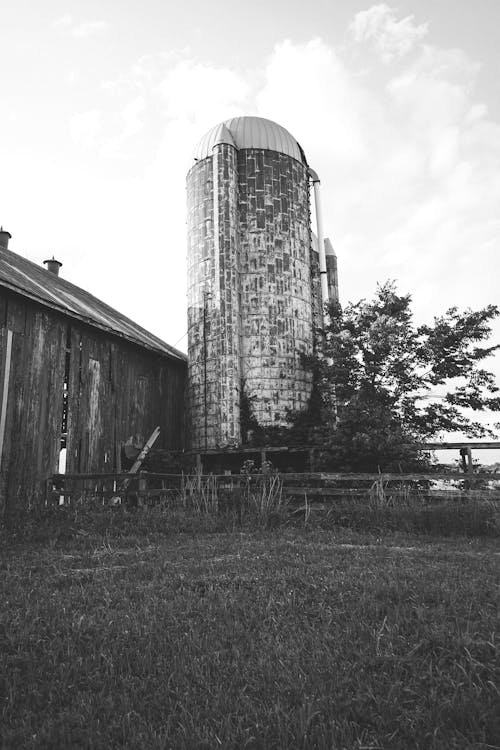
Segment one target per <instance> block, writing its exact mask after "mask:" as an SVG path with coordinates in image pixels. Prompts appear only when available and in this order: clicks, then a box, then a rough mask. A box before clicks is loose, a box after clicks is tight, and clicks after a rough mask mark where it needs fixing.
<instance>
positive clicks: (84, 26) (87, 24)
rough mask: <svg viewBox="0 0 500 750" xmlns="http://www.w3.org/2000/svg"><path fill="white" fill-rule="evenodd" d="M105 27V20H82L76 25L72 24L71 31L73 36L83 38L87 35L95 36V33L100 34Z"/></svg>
mask: <svg viewBox="0 0 500 750" xmlns="http://www.w3.org/2000/svg"><path fill="white" fill-rule="evenodd" d="M107 29H108V23H107V21H84V22H83V23H80V24H78V26H73V28H72V29H71V33H72V34H73V36H74V37H77V38H80V39H83V38H84V37H87V36H95V35H96V34H101V33H102V32H104V31H106V30H107Z"/></svg>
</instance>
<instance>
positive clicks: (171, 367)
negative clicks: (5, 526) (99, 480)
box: [0, 289, 186, 518]
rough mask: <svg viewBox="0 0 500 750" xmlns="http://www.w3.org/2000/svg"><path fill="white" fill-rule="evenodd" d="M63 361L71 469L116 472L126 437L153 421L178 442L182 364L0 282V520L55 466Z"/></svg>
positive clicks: (37, 492)
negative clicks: (3, 285)
mask: <svg viewBox="0 0 500 750" xmlns="http://www.w3.org/2000/svg"><path fill="white" fill-rule="evenodd" d="M68 353H69V363H67V354H68ZM68 364H69V371H68V375H69V378H68V437H67V471H68V472H98V471H109V470H111V471H116V470H118V469H119V468H120V465H119V456H120V450H121V445H122V444H123V443H124V442H125V441H126V440H127V438H129V437H130V436H131V435H141V436H143V437H144V439H147V438H148V437H149V435H150V434H151V432H152V431H153V429H154V428H155V427H156V426H157V425H159V426H160V428H161V435H160V440H159V442H158V447H162V448H167V449H168V448H171V449H180V448H182V447H183V439H184V430H183V427H184V389H185V377H186V364H185V362H183V361H181V360H179V361H177V360H174V359H173V358H170V357H167V356H162V355H161V354H156V353H154V352H151V351H150V350H147V349H145V348H142V347H141V346H139V345H136V344H131V343H128V342H127V341H125V340H123V339H120V338H118V337H116V336H113V335H107V334H106V333H104V332H101V331H99V330H98V329H95V328H92V327H90V326H87V325H85V324H84V323H80V322H79V321H77V320H74V319H70V318H67V317H65V316H64V315H62V314H60V313H57V312H55V311H52V310H49V309H46V308H43V307H41V306H38V305H36V304H35V303H32V302H31V301H29V300H27V299H25V298H23V297H21V296H18V295H16V294H14V293H11V292H8V291H6V290H3V289H0V518H1V517H2V516H3V515H4V513H7V514H15V512H16V511H17V510H24V509H26V508H28V507H29V506H30V504H31V503H33V502H35V501H36V500H37V499H38V498H39V497H41V496H42V494H43V491H44V482H45V479H46V478H47V477H48V476H50V475H51V474H52V473H55V472H57V470H58V462H59V453H60V448H61V427H62V413H63V388H64V381H65V368H66V367H67V366H68ZM2 422H3V439H2Z"/></svg>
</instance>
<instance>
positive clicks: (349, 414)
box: [292, 282, 500, 471]
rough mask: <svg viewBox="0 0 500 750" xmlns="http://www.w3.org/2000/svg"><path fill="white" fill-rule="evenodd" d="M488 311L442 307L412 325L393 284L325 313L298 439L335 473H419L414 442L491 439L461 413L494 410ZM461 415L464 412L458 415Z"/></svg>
mask: <svg viewBox="0 0 500 750" xmlns="http://www.w3.org/2000/svg"><path fill="white" fill-rule="evenodd" d="M498 314H499V310H498V308H497V307H496V306H494V305H489V306H487V307H485V308H484V309H482V310H479V311H477V312H474V311H472V310H466V311H464V312H459V311H458V309H457V308H455V307H453V308H451V309H449V310H448V311H447V312H446V313H445V314H444V315H443V316H441V317H438V318H435V320H434V324H433V325H432V326H429V325H421V326H415V325H414V323H413V320H412V312H411V297H410V295H403V296H400V295H398V294H397V293H396V287H395V284H394V283H393V282H387V283H385V284H384V285H383V286H379V287H378V288H377V292H376V294H375V297H374V299H373V300H372V301H371V302H367V301H365V300H361V301H360V302H358V303H356V304H349V305H347V306H346V307H345V308H344V309H342V308H341V307H340V306H339V305H331V306H330V308H329V317H328V323H327V325H326V327H325V330H324V332H323V335H321V336H320V337H319V341H320V345H319V346H318V352H317V354H316V355H315V356H313V357H310V358H308V365H309V367H310V368H311V369H312V371H313V373H314V380H315V391H314V394H313V397H312V399H311V402H310V406H309V410H308V412H306V413H305V414H300V415H294V416H293V417H292V422H293V428H292V434H293V435H294V436H295V438H298V439H302V440H307V441H308V442H314V443H320V444H324V445H325V447H327V448H328V451H327V453H328V455H329V456H330V457H332V458H331V465H333V466H335V467H336V468H338V469H341V470H345V471H346V470H347V471H349V470H351V471H357V470H358V471H359V470H367V471H377V469H380V470H391V469H392V470H397V469H399V468H401V469H406V470H408V469H412V468H417V467H422V465H423V464H425V462H426V461H428V456H426V455H425V454H423V453H422V451H421V450H420V449H419V443H421V442H422V441H425V440H429V439H431V438H433V437H436V436H437V435H438V434H439V433H441V432H463V433H465V434H466V435H467V436H469V437H485V436H488V435H490V436H491V435H493V432H492V431H491V429H490V428H488V427H486V426H484V425H483V424H481V423H480V422H478V421H477V420H476V419H472V418H470V417H469V416H468V414H467V413H466V411H470V410H473V411H475V412H482V411H485V410H491V411H499V410H500V398H499V397H498V395H496V394H498V392H499V389H498V388H497V386H496V385H495V381H494V376H493V374H492V373H491V372H489V371H487V370H485V369H484V368H483V367H482V366H481V364H482V361H483V360H484V359H485V358H486V357H488V356H489V355H491V354H492V353H493V352H494V351H495V350H496V349H498V348H499V345H495V346H483V345H482V344H483V342H484V341H485V340H486V339H488V337H489V336H490V334H491V326H490V323H491V321H492V320H493V319H494V318H496V317H497V316H498ZM464 410H466V411H464Z"/></svg>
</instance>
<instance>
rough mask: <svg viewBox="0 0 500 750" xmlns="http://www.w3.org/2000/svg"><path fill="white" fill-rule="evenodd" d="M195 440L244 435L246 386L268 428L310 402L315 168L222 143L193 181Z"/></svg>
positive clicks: (197, 443)
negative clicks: (304, 359) (306, 358)
mask: <svg viewBox="0 0 500 750" xmlns="http://www.w3.org/2000/svg"><path fill="white" fill-rule="evenodd" d="M187 198H188V353H189V410H190V414H189V423H190V430H189V432H190V443H191V446H192V447H193V448H195V449H197V448H198V449H201V450H203V449H206V448H218V447H221V448H223V447H227V446H231V445H241V444H242V442H245V440H246V437H247V436H246V435H245V434H242V431H243V432H244V431H245V430H244V426H243V430H242V425H241V421H240V399H241V395H242V393H245V395H246V396H247V397H248V399H249V403H250V404H251V409H252V413H253V416H254V417H255V419H256V420H257V421H258V423H259V424H260V425H262V426H264V427H269V426H282V425H286V424H287V421H286V414H287V411H288V410H298V409H302V408H305V406H306V404H307V400H308V398H309V396H310V392H311V377H310V374H309V373H307V372H306V371H305V369H304V368H303V366H302V363H301V353H310V352H311V351H312V347H313V304H314V301H313V286H314V283H315V282H314V281H313V275H312V269H311V259H312V256H313V253H312V249H311V231H310V213H309V177H308V169H307V165H305V164H302V163H300V162H299V161H297V160H296V159H294V158H292V157H291V156H287V155H285V154H282V153H278V152H275V151H270V150H264V149H254V148H244V149H239V150H238V149H236V148H235V147H234V146H232V145H230V144H226V143H223V144H219V145H216V146H215V147H214V149H213V151H212V156H209V157H207V158H204V159H202V160H201V161H199V162H198V163H197V164H196V165H195V166H194V167H193V168H192V169H191V170H190V172H189V174H188V178H187Z"/></svg>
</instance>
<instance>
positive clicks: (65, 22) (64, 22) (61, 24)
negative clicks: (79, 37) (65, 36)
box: [52, 13, 73, 29]
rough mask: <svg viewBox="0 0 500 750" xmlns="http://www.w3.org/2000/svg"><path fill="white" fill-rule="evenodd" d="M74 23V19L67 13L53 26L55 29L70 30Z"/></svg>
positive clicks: (55, 21)
mask: <svg viewBox="0 0 500 750" xmlns="http://www.w3.org/2000/svg"><path fill="white" fill-rule="evenodd" d="M72 21H73V19H72V17H71V16H70V14H69V13H65V14H64V16H61V17H60V18H56V19H55V20H54V21H53V22H52V26H53V27H54V28H55V29H67V28H69V27H70V26H71V24H72Z"/></svg>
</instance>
